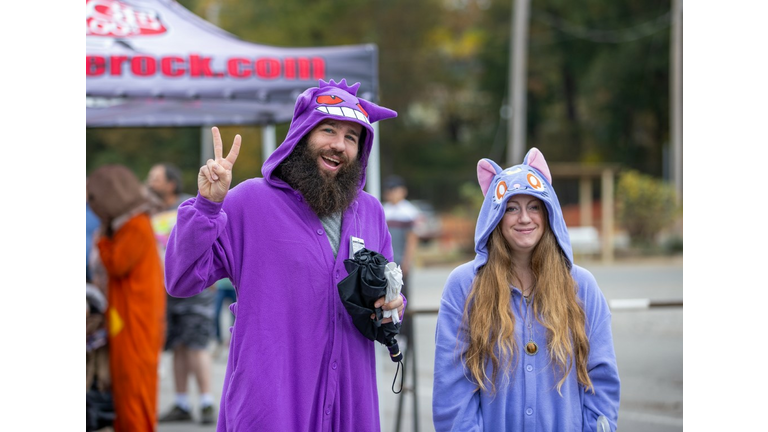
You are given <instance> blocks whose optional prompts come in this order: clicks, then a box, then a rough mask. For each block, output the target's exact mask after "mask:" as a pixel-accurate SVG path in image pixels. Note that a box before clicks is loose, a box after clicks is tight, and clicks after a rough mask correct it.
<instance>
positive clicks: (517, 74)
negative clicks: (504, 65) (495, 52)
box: [507, 0, 530, 166]
mask: <svg viewBox="0 0 768 432" xmlns="http://www.w3.org/2000/svg"><path fill="white" fill-rule="evenodd" d="M529 16H530V0H514V7H513V8H512V22H513V23H514V24H513V26H512V29H511V31H510V32H509V39H510V40H509V47H510V48H509V63H510V64H509V92H510V95H509V101H510V103H511V110H512V112H511V115H510V116H509V120H508V121H509V127H508V128H507V166H512V165H516V164H519V163H522V162H523V156H524V154H523V152H524V151H525V136H526V132H525V123H526V106H525V103H526V100H525V98H526V88H527V85H526V84H527V81H528V80H527V78H528V73H527V72H528V71H527V69H528V68H527V60H528V19H529Z"/></svg>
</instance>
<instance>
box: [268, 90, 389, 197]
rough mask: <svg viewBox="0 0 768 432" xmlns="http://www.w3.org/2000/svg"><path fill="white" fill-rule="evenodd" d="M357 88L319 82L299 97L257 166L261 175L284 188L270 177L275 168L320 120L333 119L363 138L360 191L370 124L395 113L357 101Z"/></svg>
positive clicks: (360, 155)
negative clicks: (358, 129)
mask: <svg viewBox="0 0 768 432" xmlns="http://www.w3.org/2000/svg"><path fill="white" fill-rule="evenodd" d="M358 88H360V83H355V84H354V85H351V86H349V85H347V80H346V79H342V80H341V82H339V83H336V82H335V81H334V80H331V81H330V82H325V81H324V80H322V79H321V80H319V84H318V86H317V87H310V88H308V89H307V90H305V91H304V93H302V94H301V95H299V97H298V98H297V99H296V105H295V107H294V110H293V119H291V125H290V127H289V129H288V134H287V135H286V137H285V140H284V141H283V143H282V144H281V145H280V146H279V147H278V148H277V149H276V150H275V151H274V152H273V153H272V154H271V155H270V156H269V157H268V158H267V160H266V161H265V162H264V165H263V166H262V167H261V174H262V175H263V176H264V178H265V179H266V180H267V181H268V182H269V183H271V184H273V185H283V186H285V182H283V181H282V180H280V179H278V178H277V177H275V176H274V175H273V173H274V171H275V169H276V168H277V166H278V165H280V163H281V162H282V161H283V160H285V159H286V158H287V157H288V155H290V154H291V152H293V149H295V148H296V145H297V144H298V143H299V141H301V139H302V138H303V137H304V136H305V135H307V134H309V133H310V132H311V131H312V129H314V128H315V126H317V125H318V124H319V123H320V122H321V121H323V120H326V119H334V120H344V121H351V122H355V123H359V124H361V125H362V126H363V132H364V135H365V136H364V138H363V139H362V140H361V142H360V150H359V152H358V155H359V158H360V162H361V164H362V178H361V179H360V189H362V188H363V187H364V186H365V172H366V168H367V166H368V156H369V155H370V154H371V148H372V147H373V126H371V125H372V124H373V123H374V122H376V121H379V120H385V119H388V118H393V117H397V113H396V112H395V111H393V110H391V109H389V108H384V107H381V106H378V105H376V104H375V103H373V102H370V101H367V100H365V99H361V98H358V97H357V96H356V95H357V90H358Z"/></svg>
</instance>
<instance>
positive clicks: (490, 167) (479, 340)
mask: <svg viewBox="0 0 768 432" xmlns="http://www.w3.org/2000/svg"><path fill="white" fill-rule="evenodd" d="M477 174H478V181H479V183H480V187H481V189H482V191H483V194H484V195H485V200H484V202H483V206H482V208H481V210H480V214H479V215H478V219H477V227H476V230H475V252H476V257H475V259H474V260H473V261H470V262H468V263H465V264H463V265H461V266H459V267H457V268H456V269H454V270H453V272H452V273H451V275H450V276H449V277H448V280H447V281H446V284H445V289H444V291H443V295H442V299H441V302H440V311H439V314H438V319H437V331H436V336H435V342H436V352H435V368H434V374H435V376H434V389H433V395H434V396H433V403H432V408H433V420H434V424H435V429H436V430H437V431H518V432H519V431H557V432H569V431H602V430H606V431H607V430H610V431H615V430H616V422H617V420H618V410H619V393H620V383H619V373H618V369H617V366H616V355H615V353H614V349H613V338H612V335H611V312H610V310H609V308H608V303H607V301H606V300H605V297H604V296H603V293H602V292H601V291H600V288H599V287H598V285H597V282H596V281H595V278H594V276H593V275H592V274H591V273H590V272H589V271H588V270H586V269H584V268H582V267H579V266H577V265H575V264H574V262H573V252H572V249H571V244H570V239H569V237H568V230H567V227H566V225H565V221H564V219H563V214H562V210H561V209H560V204H559V202H558V199H557V195H556V194H555V191H554V189H553V188H552V177H551V174H550V171H549V168H548V166H547V163H546V161H545V159H544V156H543V155H542V154H541V152H540V151H539V150H538V149H536V148H533V149H531V150H530V151H529V152H528V154H527V155H526V156H525V159H524V161H523V163H522V164H521V165H516V166H513V167H511V168H507V169H501V168H500V167H499V166H498V165H497V164H496V163H495V162H493V161H491V160H489V159H482V160H480V161H479V162H478V165H477ZM598 425H601V426H600V429H598Z"/></svg>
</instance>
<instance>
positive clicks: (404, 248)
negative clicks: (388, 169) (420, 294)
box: [383, 175, 419, 340]
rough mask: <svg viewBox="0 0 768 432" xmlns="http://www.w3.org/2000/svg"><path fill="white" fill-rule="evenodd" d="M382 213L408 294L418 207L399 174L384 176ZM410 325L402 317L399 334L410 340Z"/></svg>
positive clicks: (405, 292)
mask: <svg viewBox="0 0 768 432" xmlns="http://www.w3.org/2000/svg"><path fill="white" fill-rule="evenodd" d="M383 186H384V205H383V207H384V215H385V217H386V219H387V228H388V229H389V233H390V235H391V236H392V256H393V261H394V262H395V263H397V264H398V265H399V266H400V269H401V270H402V271H403V287H402V291H401V292H402V293H403V295H404V296H405V298H408V296H409V292H408V288H409V286H410V278H409V276H410V275H411V270H412V268H413V262H414V257H415V255H416V247H417V246H418V242H419V238H418V236H417V235H416V232H415V231H414V228H415V224H416V219H418V217H419V209H418V208H417V207H416V206H414V205H413V204H411V202H410V201H408V199H407V197H408V188H407V187H406V184H405V180H403V178H402V177H400V176H396V175H392V176H389V177H387V178H386V179H384V184H383ZM410 331H411V325H410V323H409V322H408V320H405V321H403V323H402V326H401V327H400V334H401V335H403V336H405V337H406V338H408V339H407V340H410V337H411V334H410Z"/></svg>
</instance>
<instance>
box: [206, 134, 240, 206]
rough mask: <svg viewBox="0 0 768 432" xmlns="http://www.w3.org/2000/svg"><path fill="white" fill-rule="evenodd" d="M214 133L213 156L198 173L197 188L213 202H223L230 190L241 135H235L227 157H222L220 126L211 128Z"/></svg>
mask: <svg viewBox="0 0 768 432" xmlns="http://www.w3.org/2000/svg"><path fill="white" fill-rule="evenodd" d="M211 132H212V133H213V157H214V159H208V161H207V162H206V164H205V165H203V166H202V167H200V172H199V173H198V174H197V188H198V189H199V190H200V195H202V196H204V197H205V198H207V199H209V200H211V201H213V202H222V201H224V197H226V196H227V192H229V185H230V184H231V183H232V167H233V166H234V165H235V161H236V160H237V155H238V154H239V153H240V140H241V138H240V135H239V134H238V135H235V140H234V141H233V142H232V148H231V149H230V150H229V154H228V155H227V157H226V158H223V157H221V153H222V145H221V134H220V133H219V128H217V127H215V126H214V127H213V128H211Z"/></svg>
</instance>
